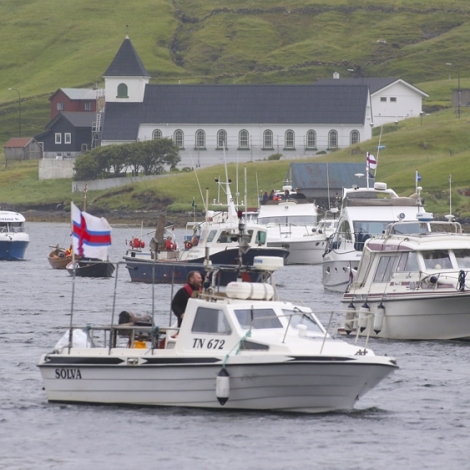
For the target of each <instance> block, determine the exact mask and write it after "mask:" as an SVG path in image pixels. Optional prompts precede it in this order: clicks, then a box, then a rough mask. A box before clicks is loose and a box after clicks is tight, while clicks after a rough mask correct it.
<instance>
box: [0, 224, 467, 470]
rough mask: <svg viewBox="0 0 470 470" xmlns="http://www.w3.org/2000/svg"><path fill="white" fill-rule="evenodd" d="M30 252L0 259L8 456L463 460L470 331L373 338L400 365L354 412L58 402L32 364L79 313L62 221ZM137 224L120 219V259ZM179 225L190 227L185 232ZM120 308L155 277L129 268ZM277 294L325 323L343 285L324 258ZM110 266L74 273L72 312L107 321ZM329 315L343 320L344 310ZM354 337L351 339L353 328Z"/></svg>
mask: <svg viewBox="0 0 470 470" xmlns="http://www.w3.org/2000/svg"><path fill="white" fill-rule="evenodd" d="M28 227H29V233H30V237H31V243H30V246H29V248H28V250H27V258H28V260H27V261H24V262H1V263H0V315H1V317H0V319H1V323H0V351H1V361H0V381H1V382H0V469H8V470H16V469H22V470H23V469H28V470H29V469H63V470H65V469H67V470H79V469H86V468H87V466H89V465H93V468H97V469H105V470H107V469H113V470H115V469H118V468H122V469H131V468H132V469H139V470H144V469H152V468H165V469H167V468H177V469H179V470H185V469H206V468H210V469H244V470H248V469H269V470H277V469H294V468H295V469H300V468H305V469H337V468H338V469H339V468H341V469H361V470H362V469H385V468H386V469H441V468H445V469H467V468H470V450H469V445H470V436H469V434H470V393H469V392H470V387H469V385H470V370H469V358H470V344H464V343H457V342H427V341H423V342H401V341H385V340H371V341H370V343H369V347H371V348H372V349H373V350H374V351H375V352H376V354H388V355H390V356H394V357H396V358H397V360H398V364H399V366H400V369H399V370H398V371H396V372H395V373H394V374H393V375H392V376H390V377H388V378H387V379H386V380H384V381H383V382H382V383H381V384H379V386H378V387H376V388H375V389H373V390H372V391H371V392H370V393H369V394H368V395H366V396H365V397H364V398H363V399H361V401H359V402H358V403H357V405H356V408H355V410H354V411H352V412H349V413H332V414H323V415H295V414H282V413H267V412H233V411H206V410H194V409H183V408H145V407H122V406H89V405H60V404H49V403H47V401H46V397H45V394H44V391H43V390H42V382H41V377H40V373H39V370H38V369H37V367H36V364H37V362H38V360H39V357H40V355H41V354H42V353H45V352H48V351H50V350H51V349H52V348H53V346H54V345H55V343H56V342H57V341H58V339H59V338H60V336H61V335H62V333H63V331H64V330H65V329H66V328H67V327H68V325H69V323H70V311H71V304H70V297H71V293H72V282H71V277H70V276H69V275H68V273H67V272H66V271H58V270H53V269H51V268H50V266H49V263H48V262H47V259H46V257H47V254H48V252H49V251H50V249H49V245H55V244H56V243H60V244H61V245H63V246H66V245H67V244H68V242H69V238H68V226H67V225H66V224H45V223H44V224H42V223H29V224H28ZM138 234H139V229H135V228H125V227H115V228H114V229H113V246H112V247H111V251H110V259H111V260H112V261H118V260H119V259H120V258H121V256H122V255H123V254H124V252H125V249H126V246H125V241H126V239H127V240H129V239H130V237H131V236H132V235H138ZM180 235H181V234H180ZM119 271H120V272H119V275H118V284H117V307H116V308H117V311H118V312H119V311H121V310H123V309H127V310H131V311H134V312H139V313H140V312H142V313H145V312H147V313H149V312H151V309H152V286H150V285H145V284H137V283H136V284H132V283H131V282H130V278H129V275H128V273H127V271H126V270H125V268H123V267H120V268H119ZM275 280H276V284H277V286H278V290H279V292H280V294H281V297H282V298H284V299H286V300H295V301H297V302H299V301H302V302H304V303H305V304H306V305H308V306H310V307H312V308H313V309H314V310H315V311H319V312H323V313H320V314H319V315H318V316H319V317H320V319H321V321H322V322H323V323H324V325H325V326H326V324H327V323H328V321H329V319H330V315H329V314H328V313H326V312H327V311H329V310H331V309H336V310H337V309H339V308H340V307H341V306H340V298H341V296H340V295H339V294H335V293H326V292H324V290H323V287H322V285H321V269H320V267H318V266H288V267H285V268H283V269H282V270H280V271H278V272H277V273H276V274H275ZM114 287H115V280H114V278H113V279H98V280H96V279H85V278H83V279H77V282H76V285H75V308H74V323H76V324H83V325H85V324H87V323H101V322H103V323H108V322H109V321H110V316H109V312H110V308H111V306H112V294H113V291H114ZM170 290H171V287H170V286H155V288H154V298H155V303H154V308H155V312H156V318H157V323H158V324H161V325H162V326H165V325H168V323H169V314H168V312H169V302H170ZM333 319H334V320H335V321H339V315H334V317H333ZM348 341H353V340H352V339H348Z"/></svg>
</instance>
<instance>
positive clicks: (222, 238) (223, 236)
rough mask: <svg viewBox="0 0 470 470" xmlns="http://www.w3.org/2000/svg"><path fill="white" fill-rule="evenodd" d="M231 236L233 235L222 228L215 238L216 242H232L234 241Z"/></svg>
mask: <svg viewBox="0 0 470 470" xmlns="http://www.w3.org/2000/svg"><path fill="white" fill-rule="evenodd" d="M232 236H234V235H233V234H232V233H230V232H228V231H226V230H223V231H222V232H221V233H220V235H219V238H218V239H217V243H232V241H236V240H232Z"/></svg>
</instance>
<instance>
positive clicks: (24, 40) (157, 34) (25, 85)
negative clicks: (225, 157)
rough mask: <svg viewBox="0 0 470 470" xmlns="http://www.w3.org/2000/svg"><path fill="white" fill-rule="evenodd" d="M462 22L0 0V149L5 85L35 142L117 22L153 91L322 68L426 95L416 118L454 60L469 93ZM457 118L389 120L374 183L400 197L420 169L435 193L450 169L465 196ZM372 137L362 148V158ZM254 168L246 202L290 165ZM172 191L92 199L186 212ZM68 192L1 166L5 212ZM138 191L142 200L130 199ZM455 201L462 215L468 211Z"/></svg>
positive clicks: (434, 4) (439, 93)
mask: <svg viewBox="0 0 470 470" xmlns="http://www.w3.org/2000/svg"><path fill="white" fill-rule="evenodd" d="M469 20H470V4H469V3H468V1H467V0H439V1H438V0H391V1H390V2H387V4H386V5H385V6H384V2H383V1H382V0H367V1H361V2H357V0H288V1H287V0H270V2H269V3H267V2H266V1H265V0H250V1H244V0H238V1H236V2H234V1H233V0H230V1H229V0H217V1H216V0H173V1H172V0H141V1H139V2H137V3H135V2H134V3H129V2H127V1H124V0H113V1H111V0H102V1H101V2H98V3H97V2H92V1H91V0H68V1H67V2H59V1H58V0H4V1H2V2H0V40H1V41H2V44H7V45H8V47H4V48H3V49H1V50H0V68H1V70H2V73H1V74H0V142H1V143H3V142H5V141H6V140H7V139H8V138H9V137H12V136H15V135H17V129H18V101H17V98H18V97H17V94H16V92H14V91H9V90H8V88H9V87H15V88H17V89H18V90H20V92H21V97H22V101H21V110H22V131H23V136H25V135H34V134H37V133H39V132H40V131H41V130H42V129H43V128H44V126H45V124H46V123H47V121H48V119H49V102H48V96H49V95H50V94H51V93H53V92H54V91H55V90H56V89H57V88H59V87H77V86H90V85H92V84H94V83H96V82H100V81H101V79H102V78H101V75H102V73H103V72H104V70H105V69H106V68H107V66H108V65H109V63H110V62H111V60H112V58H113V57H114V54H115V52H116V51H117V49H118V47H119V46H120V44H121V41H122V39H123V38H124V36H125V34H126V24H128V25H129V34H130V36H131V38H132V41H133V44H134V45H135V47H136V49H137V51H138V53H139V55H140V56H141V58H142V60H143V62H144V64H145V66H146V67H147V69H148V70H149V72H150V73H151V75H152V76H153V77H154V78H153V81H155V82H160V83H162V82H166V83H171V82H173V83H174V82H176V81H177V80H181V82H183V83H188V82H226V83H235V82H240V83H244V82H251V83H268V82H275V83H308V82H312V81H314V80H315V79H316V78H319V77H325V76H331V74H332V72H333V71H338V72H340V73H341V75H342V76H348V75H349V76H361V75H362V76H374V75H375V76H385V75H393V76H401V77H402V78H404V79H407V80H409V81H411V82H412V83H414V84H416V85H417V86H418V87H420V88H421V89H423V90H424V91H426V92H427V93H429V94H430V95H431V96H430V98H429V99H428V100H426V104H427V106H428V108H426V109H434V108H433V107H439V106H441V107H442V106H449V104H450V94H451V88H455V87H456V86H457V80H456V78H457V65H456V64H457V61H458V60H460V72H461V86H462V87H470V79H467V78H466V76H467V74H468V72H469V71H470V70H469V68H470V65H469V64H468V63H467V62H466V61H464V60H462V58H463V57H467V56H468V54H469V52H470V51H469V49H470V21H469ZM378 40H384V41H386V43H383V42H378ZM448 62H452V63H453V65H452V66H450V67H449V66H447V65H446V63H448ZM348 69H352V70H353V71H352V72H349V71H348ZM464 111H466V110H464ZM467 119H468V116H467V115H466V114H465V113H464V114H463V115H462V119H461V120H460V121H459V122H457V120H456V119H455V116H454V115H453V114H452V111H450V110H449V111H444V112H440V113H435V114H431V115H430V116H424V118H423V126H421V125H420V124H421V122H420V121H419V120H417V121H416V122H415V121H410V122H407V123H400V126H399V130H398V132H395V133H393V132H390V133H387V134H384V136H383V141H384V142H386V145H387V147H386V149H385V151H383V152H382V155H381V156H380V160H381V162H380V167H379V179H385V180H386V181H388V182H389V183H390V184H391V185H393V186H396V187H398V189H399V190H400V191H402V192H406V191H409V190H411V189H413V174H414V173H413V171H414V170H413V171H411V170H410V168H414V167H419V170H420V173H421V174H422V175H423V186H424V187H425V188H426V189H431V188H434V190H436V191H437V190H442V191H444V193H445V190H446V186H447V183H446V179H447V177H446V178H444V177H443V175H444V174H446V173H448V172H449V171H452V172H453V173H455V175H453V179H454V184H455V187H456V188H457V187H465V186H466V182H469V181H470V178H468V177H469V176H470V175H468V174H467V171H466V169H465V167H466V165H465V164H464V161H465V159H466V158H468V150H467V149H468V148H470V146H469V145H468V143H469V142H468V137H467V135H468V129H467V127H468V125H467ZM377 139H378V138H375V140H374V141H372V142H371V143H363V144H361V149H366V147H367V149H373V148H374V146H376V145H377V142H376V141H377ZM450 150H452V152H453V154H454V156H452V157H450ZM329 158H330V159H332V160H339V161H341V159H344V160H345V161H346V160H347V161H357V160H358V158H359V161H360V158H362V157H355V158H354V160H353V159H352V158H351V157H350V156H349V153H348V151H347V150H345V151H341V152H336V153H335V154H334V156H332V157H329ZM265 166H266V164H263V163H256V164H252V165H250V166H249V168H250V169H249V175H250V178H249V180H250V181H253V183H250V184H251V185H252V187H251V188H250V194H254V191H255V187H254V186H255V183H254V177H255V174H256V173H257V174H258V178H259V180H260V183H259V187H260V189H269V188H270V187H272V186H273V185H276V186H279V185H280V184H281V182H282V180H283V178H284V176H285V174H286V171H287V166H288V163H286V162H282V161H281V162H278V163H276V162H272V163H269V172H266V170H265ZM233 171H234V170H232V172H233ZM221 172H222V174H223V171H222V170H221V169H220V168H219V169H213V170H207V176H206V175H205V174H206V172H201V175H200V178H201V179H202V180H205V179H207V180H206V181H203V183H202V186H203V187H205V186H206V185H207V186H212V183H211V182H212V178H213V176H214V175H215V176H218V175H220V174H221ZM382 172H383V176H382ZM22 174H23V176H21V175H22ZM410 174H411V176H410ZM232 178H234V175H232ZM410 178H411V180H410ZM176 181H178V183H174V182H171V181H170V180H164V181H162V182H159V183H158V184H155V185H150V184H147V185H141V187H139V188H138V189H136V190H135V191H133V192H132V193H126V194H121V195H120V196H119V198H115V199H113V198H109V197H101V198H100V199H99V201H98V202H99V203H100V204H104V205H106V206H107V207H110V208H113V207H117V206H119V205H121V206H122V207H124V206H125V207H128V208H138V207H142V204H143V202H142V201H145V200H146V197H145V192H146V191H151V192H152V193H153V192H157V193H158V195H160V196H164V195H166V196H168V197H170V198H172V199H174V200H175V202H177V203H181V202H183V203H186V204H187V203H188V200H189V201H190V200H191V198H192V196H197V194H198V190H197V186H196V184H195V178H194V175H193V174H189V175H180V176H179V177H178V178H177V180H176ZM179 182H181V185H180V183H179ZM182 188H185V190H183V189H182ZM186 188H188V189H187V191H186ZM43 189H45V190H46V191H43ZM69 191H70V182H69V181H63V180H59V181H56V182H42V183H41V184H40V185H39V183H38V181H37V172H36V169H35V166H34V163H26V164H25V168H23V166H21V165H18V164H17V165H16V166H15V167H14V168H9V169H8V171H5V169H3V168H2V170H0V201H2V202H4V203H5V202H11V203H15V202H18V201H25V202H28V203H34V202H35V201H38V200H39V201H45V202H56V201H62V200H64V201H65V200H68V199H69V198H70V192H69ZM436 191H435V192H436ZM139 193H142V194H144V196H141V197H136V196H135V195H136V194H137V195H138V194H139ZM444 193H442V192H441V193H440V194H441V195H442V194H444ZM436 194H437V192H436ZM132 195H134V197H132ZM91 196H92V197H98V196H103V195H102V194H100V195H99V194H96V195H91ZM441 199H442V200H443V199H445V197H444V196H443V197H442V198H441ZM428 200H429V198H428ZM442 200H440V199H436V207H439V205H440V206H443V204H444V203H443V202H442ZM457 200H458V198H457V196H456V199H455V201H456V203H457ZM460 202H461V203H462V212H465V213H470V210H467V209H466V208H465V201H464V200H462V201H460Z"/></svg>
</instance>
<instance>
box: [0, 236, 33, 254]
mask: <svg viewBox="0 0 470 470" xmlns="http://www.w3.org/2000/svg"><path fill="white" fill-rule="evenodd" d="M28 245H29V237H27V235H26V234H22V236H21V237H20V238H19V237H18V234H8V233H5V234H0V260H2V261H22V260H24V259H25V254H26V248H28Z"/></svg>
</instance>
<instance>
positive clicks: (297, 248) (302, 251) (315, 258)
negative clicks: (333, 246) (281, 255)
mask: <svg viewBox="0 0 470 470" xmlns="http://www.w3.org/2000/svg"><path fill="white" fill-rule="evenodd" d="M268 246H271V247H277V248H285V249H286V250H289V255H288V256H287V258H286V259H285V264H321V263H322V261H323V253H324V252H325V246H326V239H317V240H315V239H313V240H296V239H289V238H285V239H281V240H276V241H268Z"/></svg>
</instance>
